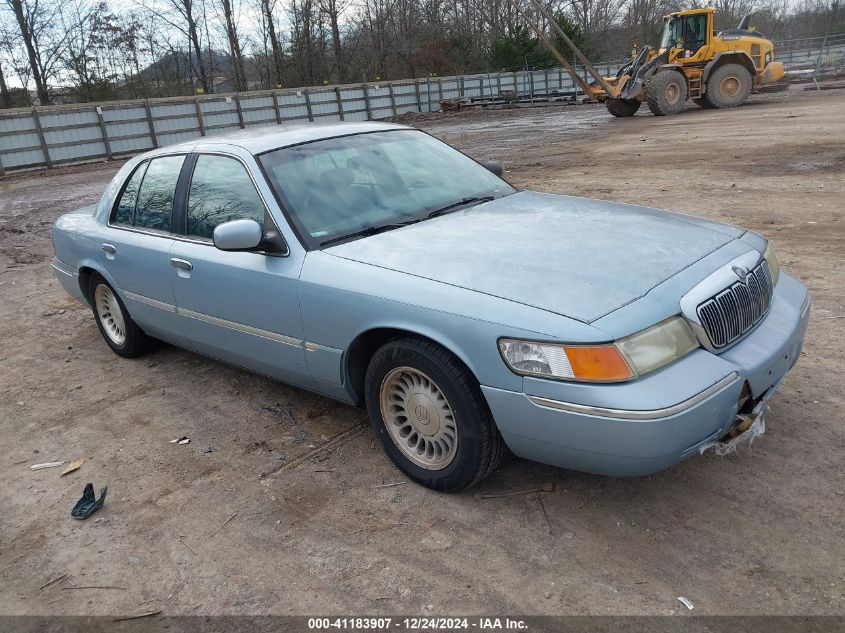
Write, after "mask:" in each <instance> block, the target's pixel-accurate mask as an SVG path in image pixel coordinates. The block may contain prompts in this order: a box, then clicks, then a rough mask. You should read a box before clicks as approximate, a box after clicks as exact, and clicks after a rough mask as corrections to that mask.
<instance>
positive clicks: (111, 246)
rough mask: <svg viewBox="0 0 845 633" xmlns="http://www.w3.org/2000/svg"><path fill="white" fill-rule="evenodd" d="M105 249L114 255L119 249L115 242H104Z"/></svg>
mask: <svg viewBox="0 0 845 633" xmlns="http://www.w3.org/2000/svg"><path fill="white" fill-rule="evenodd" d="M103 250H104V251H106V252H107V253H110V254H112V255H114V254H115V253H116V252H117V249H116V248H115V247H114V244H109V243H106V242H104V243H103Z"/></svg>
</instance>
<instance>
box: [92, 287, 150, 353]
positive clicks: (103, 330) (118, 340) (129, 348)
mask: <svg viewBox="0 0 845 633" xmlns="http://www.w3.org/2000/svg"><path fill="white" fill-rule="evenodd" d="M99 295H102V296H108V299H107V300H106V305H108V310H103V309H102V305H103V304H98V296H99ZM88 300H89V302H90V304H91V311H92V312H93V313H94V321H96V323H97V328H98V329H99V330H100V335H101V336H102V337H103V340H104V341H105V342H106V345H108V346H109V347H110V348H111V350H112V351H113V352H114V353H115V354H117V355H118V356H123V357H124V358H137V357H138V356H141V355H143V354H145V353H146V352H148V351H149V350H150V349H151V348H152V346H153V339H151V338H150V337H149V336H147V335H146V334H145V333H144V332H143V331H142V330H141V328H139V327H138V325H137V324H136V323H135V321H133V320H132V317H131V316H129V311H128V310H127V309H126V306H125V305H124V304H123V301H122V300H121V299H120V296H119V295H118V294H117V293H116V292H115V291H114V288H112V287H111V285H109V283H108V282H107V281H106V280H105V279H103V277H102V276H101V275H99V274H97V273H93V274H92V275H91V279H90V280H89V281H88ZM118 311H119V313H118ZM112 313H115V314H112ZM116 323H120V324H121V325H122V327H118V330H119V331H122V334H123V335H122V337H118V336H116V334H115V330H114V329H113V328H114V327H117V326H116V325H115V324H116Z"/></svg>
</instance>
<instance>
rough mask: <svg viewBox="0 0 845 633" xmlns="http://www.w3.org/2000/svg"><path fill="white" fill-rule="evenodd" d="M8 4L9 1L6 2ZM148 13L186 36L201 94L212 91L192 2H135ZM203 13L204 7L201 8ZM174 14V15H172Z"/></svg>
mask: <svg viewBox="0 0 845 633" xmlns="http://www.w3.org/2000/svg"><path fill="white" fill-rule="evenodd" d="M6 1H7V2H10V1H11V0H6ZM136 1H137V2H139V4H140V5H141V6H142V7H143V8H144V9H145V10H146V11H148V12H149V13H151V14H153V15H154V16H156V17H157V18H159V19H161V20H162V21H164V22H165V23H166V24H169V25H170V26H172V27H173V28H175V29H176V30H177V31H179V32H180V33H182V34H183V35H185V36H187V38H188V41H189V42H190V47H191V49H192V55H191V66H192V68H193V69H195V70H196V75H197V78H198V79H199V82H200V86H201V87H202V90H203V92H205V93H210V92H211V91H212V83H211V81H210V79H209V75H208V73H207V72H206V68H205V64H204V63H203V59H202V46H201V45H200V36H199V27H198V25H197V12H196V5H195V4H194V0H164V4H165V5H166V6H167V7H168V8H169V11H163V10H160V9H159V8H158V7H159V4H158V3H157V2H155V0H136ZM201 8H202V9H203V12H204V7H201ZM173 14H175V15H173Z"/></svg>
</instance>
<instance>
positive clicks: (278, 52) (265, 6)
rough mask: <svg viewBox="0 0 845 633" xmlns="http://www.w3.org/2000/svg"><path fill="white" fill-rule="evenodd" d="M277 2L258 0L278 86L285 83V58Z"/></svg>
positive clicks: (274, 77)
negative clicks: (277, 25)
mask: <svg viewBox="0 0 845 633" xmlns="http://www.w3.org/2000/svg"><path fill="white" fill-rule="evenodd" d="M276 2H277V0H258V5H259V9H260V11H261V15H262V17H263V21H264V28H265V29H266V34H267V40H269V43H270V49H271V50H270V59H271V61H272V73H273V81H274V82H275V85H276V86H282V85H284V83H285V71H284V59H285V58H284V50H283V49H282V41H281V38H280V37H279V33H278V30H277V28H276Z"/></svg>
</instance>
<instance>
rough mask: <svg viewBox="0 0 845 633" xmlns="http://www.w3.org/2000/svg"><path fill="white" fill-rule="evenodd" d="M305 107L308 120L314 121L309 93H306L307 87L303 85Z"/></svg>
mask: <svg viewBox="0 0 845 633" xmlns="http://www.w3.org/2000/svg"><path fill="white" fill-rule="evenodd" d="M305 109H306V110H308V120H309V121H312V122H313V121H314V112H313V110H311V95H310V94H308V87H307V86H306V87H305Z"/></svg>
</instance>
